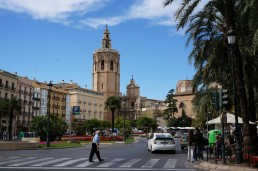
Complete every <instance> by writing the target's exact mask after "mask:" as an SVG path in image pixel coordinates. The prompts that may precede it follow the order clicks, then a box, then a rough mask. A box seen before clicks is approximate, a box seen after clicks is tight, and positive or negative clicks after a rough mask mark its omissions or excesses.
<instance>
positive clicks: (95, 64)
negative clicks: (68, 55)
mask: <svg viewBox="0 0 258 171" xmlns="http://www.w3.org/2000/svg"><path fill="white" fill-rule="evenodd" d="M96 66H97V63H96V62H95V63H94V67H95V71H96V70H97V67H96Z"/></svg>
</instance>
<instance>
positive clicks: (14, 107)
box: [0, 97, 21, 140]
mask: <svg viewBox="0 0 258 171" xmlns="http://www.w3.org/2000/svg"><path fill="white" fill-rule="evenodd" d="M19 112H21V102H20V101H19V100H17V99H16V97H12V98H11V99H4V100H1V101H0V113H1V115H2V113H5V114H6V115H7V116H9V124H8V139H9V140H12V127H13V118H14V116H15V114H16V113H19ZM0 119H1V117H0Z"/></svg>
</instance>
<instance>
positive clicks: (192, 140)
mask: <svg viewBox="0 0 258 171" xmlns="http://www.w3.org/2000/svg"><path fill="white" fill-rule="evenodd" d="M194 143H195V138H194V133H193V130H192V129H190V130H189V134H188V143H187V150H188V161H191V162H194V156H193V155H194Z"/></svg>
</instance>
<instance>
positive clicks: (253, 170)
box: [244, 167, 257, 171]
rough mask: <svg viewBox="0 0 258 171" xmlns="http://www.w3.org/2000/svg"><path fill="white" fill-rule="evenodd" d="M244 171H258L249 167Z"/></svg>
mask: <svg viewBox="0 0 258 171" xmlns="http://www.w3.org/2000/svg"><path fill="white" fill-rule="evenodd" d="M244 171H257V169H253V168H248V167H246V168H244Z"/></svg>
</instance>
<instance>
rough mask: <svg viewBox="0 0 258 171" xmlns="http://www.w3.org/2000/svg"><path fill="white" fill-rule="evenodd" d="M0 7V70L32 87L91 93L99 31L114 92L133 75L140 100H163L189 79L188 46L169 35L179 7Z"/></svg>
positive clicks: (23, 3) (111, 0) (151, 3)
mask: <svg viewBox="0 0 258 171" xmlns="http://www.w3.org/2000/svg"><path fill="white" fill-rule="evenodd" d="M163 2H164V1H163V0H54V1H53V0H0V69H1V70H5V71H8V72H11V73H15V72H17V74H18V75H19V76H22V77H25V76H27V77H28V78H30V79H36V80H38V81H40V82H45V81H46V82H49V81H53V83H58V82H61V81H62V80H64V81H65V82H67V83H68V82H70V81H71V80H72V81H73V82H74V83H77V84H78V85H79V86H81V87H85V86H86V87H87V88H88V89H92V68H93V53H94V51H96V50H97V49H99V48H101V42H102V38H103V33H104V31H105V27H106V24H107V25H108V29H109V32H110V38H111V42H112V48H113V49H115V50H117V51H119V53H120V91H121V93H122V94H125V93H126V86H127V85H128V84H129V83H130V80H131V78H132V76H133V79H134V80H135V82H136V84H138V85H139V86H140V95H141V96H144V97H147V98H149V99H157V100H165V98H166V95H167V93H168V92H169V90H171V89H175V88H176V85H177V82H178V81H179V80H186V79H192V78H193V75H194V74H195V69H194V67H193V65H192V64H191V63H189V61H188V55H189V53H190V52H191V49H192V47H191V45H189V46H187V47H186V40H187V36H186V35H184V31H183V30H179V31H177V29H176V20H175V18H174V13H175V11H176V10H177V8H178V7H179V5H178V4H179V3H180V1H175V3H173V4H172V5H169V6H167V7H164V5H163Z"/></svg>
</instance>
